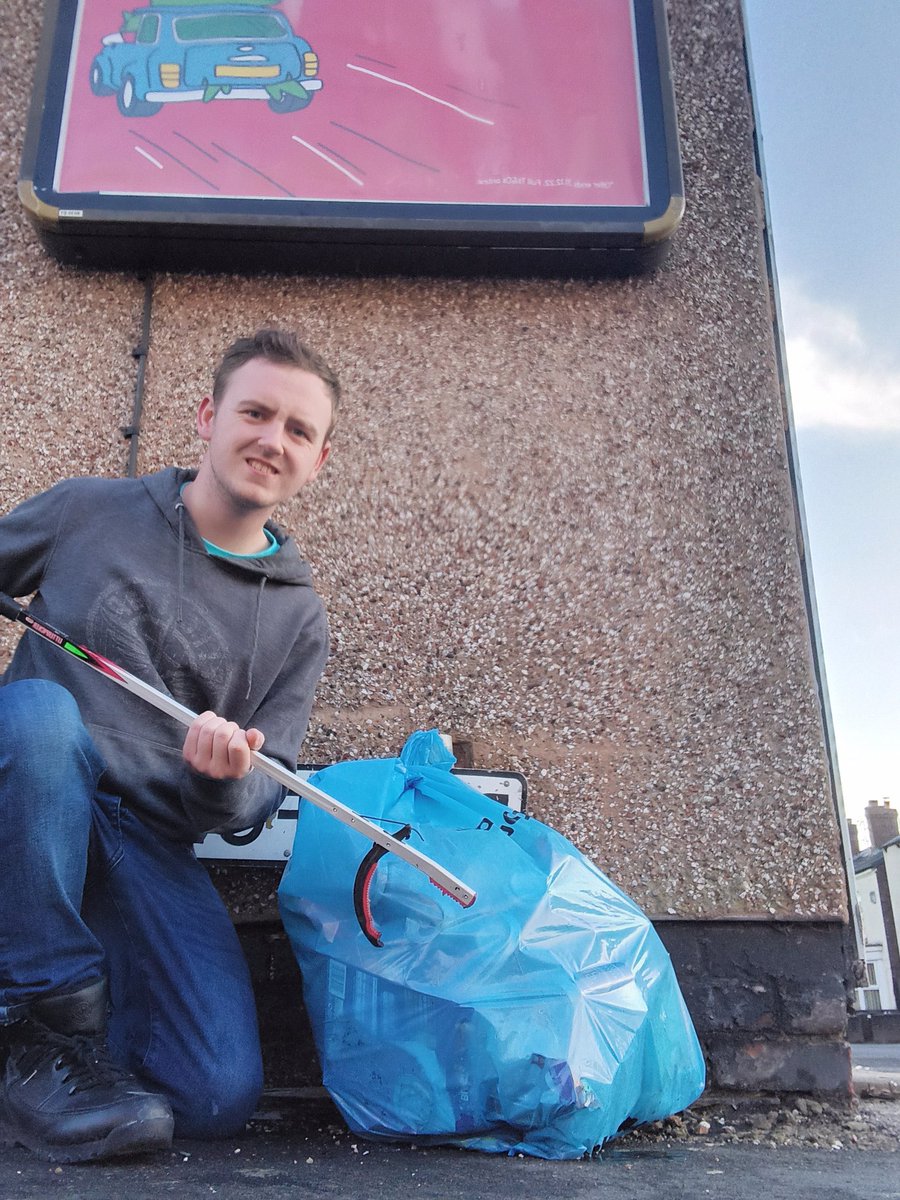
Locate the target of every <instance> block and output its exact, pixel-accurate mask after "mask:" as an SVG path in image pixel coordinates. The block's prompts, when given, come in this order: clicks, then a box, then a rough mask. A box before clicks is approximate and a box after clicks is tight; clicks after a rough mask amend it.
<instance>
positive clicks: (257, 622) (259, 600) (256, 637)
mask: <svg viewBox="0 0 900 1200" xmlns="http://www.w3.org/2000/svg"><path fill="white" fill-rule="evenodd" d="M265 587H266V577H265V575H260V577H259V591H258V592H257V593H256V615H255V616H254V619H253V645H252V646H251V647H250V660H249V665H248V667H247V694H246V696H244V699H245V700H249V699H250V692H251V690H252V688H253V663H254V660H255V659H256V647H257V646H258V645H259V626H260V620H261V617H262V596H263V592H264V591H265Z"/></svg>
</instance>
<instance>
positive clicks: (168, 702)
mask: <svg viewBox="0 0 900 1200" xmlns="http://www.w3.org/2000/svg"><path fill="white" fill-rule="evenodd" d="M0 616H4V617H6V618H7V619H8V620H10V621H18V622H20V623H21V624H22V625H24V626H25V627H26V628H27V629H29V630H30V631H31V632H32V633H35V634H37V636H38V637H40V638H43V639H44V640H45V641H47V642H50V643H51V644H52V645H54V646H56V647H57V649H59V650H62V651H63V652H64V653H65V654H69V655H71V656H72V657H73V658H77V659H79V661H81V662H83V663H84V664H85V666H87V667H91V668H92V669H93V670H94V671H99V673H100V674H101V675H103V676H105V677H106V678H107V679H111V680H112V681H113V682H114V683H117V684H118V685H119V686H120V687H123V688H125V689H126V691H129V692H131V693H132V695H135V696H139V697H140V698H141V699H142V700H146V702H147V703H148V704H152V705H153V707H154V708H158V709H159V710H160V712H164V713H166V714H167V715H168V716H170V717H172V718H173V719H174V720H176V721H179V722H180V723H181V724H182V725H191V724H193V722H194V721H195V720H196V717H197V714H196V713H195V712H192V711H191V710H190V709H189V708H186V707H185V705H183V704H180V703H179V702H178V701H177V700H174V699H173V698H172V697H171V696H169V695H167V694H166V693H165V692H161V691H159V690H158V688H155V687H153V686H152V685H151V684H149V683H145V682H144V681H143V679H138V677H137V676H136V675H132V674H131V672H130V671H126V670H125V669H124V667H119V666H117V665H116V664H115V663H113V662H110V661H109V659H108V658H104V657H103V656H102V655H101V654H96V653H95V652H94V651H93V650H89V649H88V648H87V646H80V645H79V644H78V643H77V642H73V641H72V640H71V638H69V637H67V636H66V634H64V633H61V632H60V631H59V630H58V629H54V628H53V626H52V625H48V624H47V623H46V622H43V621H39V620H37V618H36V617H33V616H32V615H31V614H30V613H29V611H28V610H27V609H26V608H23V607H22V605H21V604H18V603H17V602H16V601H15V600H13V598H12V597H11V596H7V595H6V593H5V592H0ZM250 758H251V761H252V762H253V765H254V766H255V767H257V768H258V769H259V770H260V771H262V772H263V773H264V774H265V775H268V776H269V778H270V779H274V780H275V781H276V782H277V783H280V784H281V785H282V786H283V787H286V788H287V790H288V791H289V792H290V794H291V795H292V796H302V797H303V799H304V800H308V801H309V802H310V804H313V805H315V806H316V808H321V809H322V810H323V811H324V812H327V813H330V814H331V815H332V816H333V817H334V818H335V819H336V820H338V821H341V822H342V823H343V824H344V825H349V826H350V828H351V829H355V830H356V832H357V833H361V834H362V835H363V836H364V837H366V838H367V839H368V840H369V841H370V842H375V843H376V844H377V845H379V846H383V847H384V849H385V850H389V851H390V852H391V853H392V854H396V855H397V857H398V858H402V859H403V860H404V862H407V863H409V864H410V866H413V867H415V868H416V870H418V871H422V872H423V874H425V875H427V876H428V878H429V879H430V880H431V882H432V883H433V884H435V886H436V887H439V888H440V889H441V891H442V892H444V893H445V894H446V895H448V896H450V897H451V898H452V899H454V900H456V901H457V903H459V904H461V905H462V906H463V908H468V907H469V906H470V905H472V904H474V903H475V892H474V891H473V890H472V889H471V888H470V887H468V886H467V885H466V884H465V883H463V881H462V880H461V879H457V878H456V876H455V875H452V874H451V873H450V872H449V871H445V870H444V868H443V867H442V866H440V864H439V863H436V862H434V861H433V860H432V859H430V858H429V857H428V855H427V854H422V853H421V852H420V851H418V850H414V849H413V848H412V846H410V845H408V844H407V843H406V842H400V841H397V839H396V838H394V837H392V836H391V835H390V834H389V833H386V832H385V831H384V830H383V829H381V828H380V827H379V826H378V825H374V824H373V823H372V822H371V821H367V820H366V819H365V817H361V816H360V815H359V814H358V813H356V812H354V811H353V809H352V808H347V807H346V805H344V804H341V803H340V801H339V800H335V799H333V797H331V796H329V795H328V794H327V793H326V792H323V791H320V790H319V788H317V787H313V786H312V784H309V783H307V782H306V781H305V780H304V779H301V778H300V776H299V775H296V774H295V773H294V772H293V771H289V770H288V769H287V767H286V766H284V764H283V763H280V762H277V761H276V760H275V759H274V758H269V757H268V756H267V755H265V754H260V753H259V752H258V751H256V750H254V751H253V752H252V753H251V755H250Z"/></svg>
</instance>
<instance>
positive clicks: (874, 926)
mask: <svg viewBox="0 0 900 1200" xmlns="http://www.w3.org/2000/svg"><path fill="white" fill-rule="evenodd" d="M866 820H867V823H868V825H869V833H870V836H871V841H872V847H871V849H868V850H862V851H859V850H858V843H857V841H856V829H855V828H854V827H853V825H852V822H851V823H850V824H851V840H852V841H853V845H854V851H855V853H854V856H853V873H854V877H855V884H856V899H857V905H858V908H859V918H860V924H861V926H862V932H863V941H864V943H865V946H864V955H865V964H866V982H865V984H864V986H862V987H860V988H857V1007H858V1008H859V1009H861V1010H863V1011H873V1010H881V1011H883V1010H885V1009H896V1008H898V1007H900V836H898V828H897V812H896V811H895V810H894V809H893V808H891V805H890V802H889V801H887V800H886V801H884V803H882V804H879V803H878V802H877V801H873V802H872V803H871V804H869V805H867V807H866Z"/></svg>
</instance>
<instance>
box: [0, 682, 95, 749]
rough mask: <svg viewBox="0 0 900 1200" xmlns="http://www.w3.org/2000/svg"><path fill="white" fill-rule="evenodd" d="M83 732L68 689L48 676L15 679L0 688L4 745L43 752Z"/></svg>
mask: <svg viewBox="0 0 900 1200" xmlns="http://www.w3.org/2000/svg"><path fill="white" fill-rule="evenodd" d="M85 734H86V731H85V729H84V725H83V724H82V721H81V714H80V713H79V711H78V705H77V703H76V702H75V698H74V696H73V695H72V694H71V692H68V691H66V689H65V688H64V687H62V686H61V685H60V684H58V683H54V682H53V681H52V680H51V679H17V680H16V681H15V682H14V683H9V684H7V685H6V687H3V688H0V736H2V738H3V740H4V744H5V745H7V746H15V747H16V748H17V749H18V750H19V751H24V750H26V749H27V748H30V747H32V746H34V747H37V748H40V749H42V750H43V754H44V755H46V754H47V753H48V750H49V748H50V747H53V749H54V750H57V749H58V748H60V746H64V745H66V744H68V743H70V742H71V741H73V740H74V741H80V740H81V739H83V738H84V737H85Z"/></svg>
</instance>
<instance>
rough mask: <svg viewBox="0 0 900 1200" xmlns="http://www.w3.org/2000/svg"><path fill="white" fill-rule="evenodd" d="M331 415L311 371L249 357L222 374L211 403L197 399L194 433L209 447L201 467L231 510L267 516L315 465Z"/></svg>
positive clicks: (325, 446) (325, 445)
mask: <svg viewBox="0 0 900 1200" xmlns="http://www.w3.org/2000/svg"><path fill="white" fill-rule="evenodd" d="M331 420H332V406H331V396H330V394H329V391H328V388H327V386H326V385H325V384H324V383H323V382H322V380H321V379H319V377H318V375H313V374H311V373H310V372H309V371H304V370H301V369H300V368H299V367H292V366H285V365H282V364H280V363H272V362H269V361H268V360H267V359H264V358H254V359H251V360H250V362H247V363H244V365H243V366H242V367H238V369H237V370H236V371H234V372H233V374H232V375H231V376H230V377H229V378H228V380H227V382H226V384H225V389H224V391H223V393H222V395H221V397H220V398H219V400H218V403H217V404H216V405H215V407H214V406H213V402H212V399H211V398H210V397H209V396H207V397H205V398H204V400H203V401H202V403H201V405H200V409H199V412H198V414H197V432H198V433H199V434H200V437H201V438H202V439H203V440H204V441H205V442H206V443H207V446H208V449H207V453H206V458H205V459H204V461H203V464H202V466H201V471H208V472H209V473H210V475H211V481H212V482H213V483H214V484H215V486H216V488H217V489H218V491H219V492H220V493H221V495H222V498H223V501H224V502H225V503H227V504H229V505H230V506H231V507H232V509H233V510H234V511H235V512H236V513H246V512H249V511H253V510H256V509H260V510H265V511H266V515H268V514H269V513H271V511H272V510H273V509H274V508H275V507H276V506H277V505H279V504H281V503H282V502H283V501H285V500H289V499H290V498H291V497H292V496H295V495H296V494H297V492H299V491H300V489H301V488H302V487H305V485H306V484H307V483H311V482H312V481H313V480H314V479H315V477H316V476H317V475H318V473H319V471H320V470H321V469H322V466H323V465H324V463H325V460H326V458H327V457H328V454H329V452H330V450H331V443H330V442H327V441H326V440H325V435H326V434H327V432H328V429H329V427H330V425H331Z"/></svg>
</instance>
